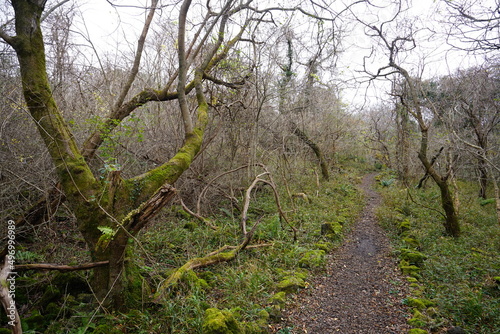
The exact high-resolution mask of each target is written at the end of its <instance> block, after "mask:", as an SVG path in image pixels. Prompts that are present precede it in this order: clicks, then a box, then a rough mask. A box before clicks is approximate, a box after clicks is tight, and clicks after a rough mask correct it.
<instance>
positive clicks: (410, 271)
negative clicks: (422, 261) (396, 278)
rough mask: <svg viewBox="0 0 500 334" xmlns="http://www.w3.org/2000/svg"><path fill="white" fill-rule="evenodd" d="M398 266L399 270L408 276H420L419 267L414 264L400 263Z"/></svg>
mask: <svg viewBox="0 0 500 334" xmlns="http://www.w3.org/2000/svg"><path fill="white" fill-rule="evenodd" d="M399 268H400V269H401V271H402V272H403V274H404V275H408V276H411V277H415V278H417V279H418V278H420V274H419V272H420V268H419V267H417V266H415V265H409V266H407V265H400V266H399Z"/></svg>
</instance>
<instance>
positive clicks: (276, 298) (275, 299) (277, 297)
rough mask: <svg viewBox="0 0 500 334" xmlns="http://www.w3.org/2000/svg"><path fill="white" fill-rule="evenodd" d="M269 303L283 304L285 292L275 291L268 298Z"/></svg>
mask: <svg viewBox="0 0 500 334" xmlns="http://www.w3.org/2000/svg"><path fill="white" fill-rule="evenodd" d="M269 303H271V304H273V305H280V306H284V305H285V303H286V292H285V291H280V292H277V293H275V294H274V295H273V296H271V297H270V298H269Z"/></svg>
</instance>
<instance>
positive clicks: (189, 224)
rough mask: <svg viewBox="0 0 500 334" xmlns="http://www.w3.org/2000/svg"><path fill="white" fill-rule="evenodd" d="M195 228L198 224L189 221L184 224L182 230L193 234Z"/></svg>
mask: <svg viewBox="0 0 500 334" xmlns="http://www.w3.org/2000/svg"><path fill="white" fill-rule="evenodd" d="M196 227H198V224H197V223H195V222H193V221H190V222H187V223H186V224H184V226H183V228H184V229H186V230H188V231H190V232H193V231H194V230H195V229H196Z"/></svg>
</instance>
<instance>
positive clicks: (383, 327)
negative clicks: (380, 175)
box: [282, 174, 410, 334]
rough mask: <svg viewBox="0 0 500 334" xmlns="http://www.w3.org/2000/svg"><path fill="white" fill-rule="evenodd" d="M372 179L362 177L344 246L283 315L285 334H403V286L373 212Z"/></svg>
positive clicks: (405, 327)
mask: <svg viewBox="0 0 500 334" xmlns="http://www.w3.org/2000/svg"><path fill="white" fill-rule="evenodd" d="M373 183H374V175H373V174H369V175H367V176H365V177H364V178H363V181H362V184H361V188H362V190H363V192H364V194H365V199H366V206H365V208H364V210H363V212H362V214H361V215H360V217H359V219H358V220H357V222H356V223H355V224H354V225H353V227H352V230H351V231H350V233H349V234H348V235H347V236H346V239H345V241H344V244H343V245H342V246H341V247H340V248H338V249H337V250H335V251H334V252H332V254H331V255H329V260H328V265H327V271H326V274H325V275H323V276H321V277H317V278H316V279H315V280H314V281H313V282H312V284H311V286H310V287H309V288H308V289H305V290H303V291H302V292H301V293H299V294H298V295H297V296H296V299H295V300H294V301H293V302H292V305H290V306H289V308H288V309H287V310H285V311H284V314H283V324H282V327H283V328H286V327H288V328H292V329H291V330H290V332H289V333H294V334H299V333H309V334H327V333H342V334H349V333H363V334H371V333H373V334H388V333H397V334H400V333H406V332H407V331H408V330H409V329H410V327H409V326H408V325H407V323H406V315H407V310H406V308H405V306H404V305H402V300H403V299H404V298H405V297H406V296H407V284H406V283H405V280H404V278H403V277H401V275H400V274H399V269H398V268H397V263H396V259H395V258H394V257H393V256H392V255H391V247H390V245H389V240H388V237H387V236H386V234H385V232H384V230H383V229H382V228H381V227H380V226H379V224H378V222H377V218H376V216H375V209H376V207H377V206H378V205H379V204H380V202H381V197H380V194H378V193H377V192H376V191H375V190H373V189H372V185H373Z"/></svg>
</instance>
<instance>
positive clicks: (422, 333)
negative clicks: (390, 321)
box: [408, 328, 429, 334]
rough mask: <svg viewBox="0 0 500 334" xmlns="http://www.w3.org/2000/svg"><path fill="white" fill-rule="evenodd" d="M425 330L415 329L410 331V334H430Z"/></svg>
mask: <svg viewBox="0 0 500 334" xmlns="http://www.w3.org/2000/svg"><path fill="white" fill-rule="evenodd" d="M428 333H429V332H427V331H426V330H425V329H420V328H413V329H410V330H409V331H408V334H428Z"/></svg>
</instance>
